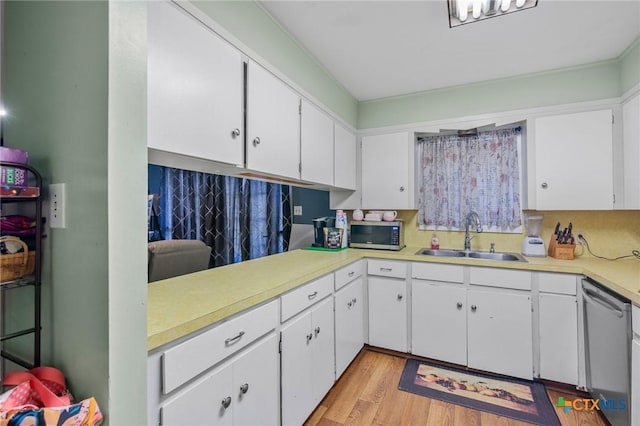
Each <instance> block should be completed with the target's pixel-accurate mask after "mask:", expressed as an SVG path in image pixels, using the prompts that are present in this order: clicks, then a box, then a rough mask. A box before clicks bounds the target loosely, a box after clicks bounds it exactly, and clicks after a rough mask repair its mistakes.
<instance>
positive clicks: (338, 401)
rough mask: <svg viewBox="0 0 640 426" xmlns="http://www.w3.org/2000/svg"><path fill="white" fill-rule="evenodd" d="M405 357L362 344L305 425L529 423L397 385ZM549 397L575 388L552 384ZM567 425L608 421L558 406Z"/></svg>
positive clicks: (492, 425) (498, 425)
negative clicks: (447, 401) (410, 391)
mask: <svg viewBox="0 0 640 426" xmlns="http://www.w3.org/2000/svg"><path fill="white" fill-rule="evenodd" d="M405 361H406V357H403V356H400V355H395V354H389V353H383V352H378V351H374V350H371V349H369V348H365V349H363V350H362V351H361V352H360V354H359V355H358V357H357V358H356V359H355V360H354V361H353V363H352V364H351V365H350V366H349V368H348V369H347V371H345V373H344V374H343V375H342V377H341V378H340V379H339V380H338V382H337V383H336V384H335V386H334V387H333V388H332V389H331V391H330V392H329V393H328V394H327V396H326V397H325V398H324V399H323V400H322V402H321V403H320V405H319V406H318V408H317V409H316V410H315V411H314V412H313V413H312V414H311V416H310V417H309V418H308V419H307V422H306V423H305V424H306V425H309V426H312V425H384V426H391V425H437V426H446V425H456V426H457V425H460V426H462V425H464V426H521V425H522V426H525V425H529V424H528V423H523V422H519V421H516V420H512V419H509V418H505V417H500V416H497V415H494V414H490V413H486V412H482V411H477V410H472V409H469V408H465V407H461V406H459V405H454V404H449V403H446V402H442V401H438V400H435V399H430V398H427V397H424V396H419V395H415V394H412V393H409V392H403V391H400V390H398V383H399V381H400V375H401V374H402V370H403V368H404V365H405ZM548 393H549V396H550V398H551V401H557V400H558V396H560V395H562V396H564V397H565V398H566V399H573V398H574V397H584V395H580V396H578V395H577V393H571V392H566V391H564V390H562V391H556V390H548ZM558 418H559V419H560V422H561V423H562V425H563V426H569V425H571V426H573V425H580V426H586V425H607V424H608V423H607V422H606V421H605V420H604V419H603V418H601V417H600V416H599V415H598V414H597V413H596V412H591V411H582V412H579V411H576V410H571V411H569V413H567V414H564V413H563V412H562V411H560V410H559V409H558Z"/></svg>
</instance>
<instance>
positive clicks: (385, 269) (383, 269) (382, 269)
mask: <svg viewBox="0 0 640 426" xmlns="http://www.w3.org/2000/svg"><path fill="white" fill-rule="evenodd" d="M380 270H381V271H382V272H391V271H393V268H380Z"/></svg>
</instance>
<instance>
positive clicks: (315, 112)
mask: <svg viewBox="0 0 640 426" xmlns="http://www.w3.org/2000/svg"><path fill="white" fill-rule="evenodd" d="M300 123H301V124H300V125H301V129H302V130H301V134H300V154H301V161H302V167H301V171H300V175H301V178H302V180H306V181H309V182H314V183H322V184H326V185H333V119H332V118H331V117H329V116H328V115H327V114H326V113H325V112H324V111H322V110H321V109H319V108H318V107H316V106H315V105H313V104H312V103H310V102H309V101H307V100H306V99H303V100H302V111H301V113H300ZM354 164H355V159H354Z"/></svg>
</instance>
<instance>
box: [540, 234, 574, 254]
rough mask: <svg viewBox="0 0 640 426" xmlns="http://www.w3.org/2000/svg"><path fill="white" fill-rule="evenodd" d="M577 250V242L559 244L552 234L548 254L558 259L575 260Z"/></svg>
mask: <svg viewBox="0 0 640 426" xmlns="http://www.w3.org/2000/svg"><path fill="white" fill-rule="evenodd" d="M575 250H576V245H575V244H558V242H557V241H556V239H555V238H554V236H553V235H552V236H551V241H549V249H548V250H547V254H549V256H551V257H554V258H556V259H563V260H573V256H574V252H575Z"/></svg>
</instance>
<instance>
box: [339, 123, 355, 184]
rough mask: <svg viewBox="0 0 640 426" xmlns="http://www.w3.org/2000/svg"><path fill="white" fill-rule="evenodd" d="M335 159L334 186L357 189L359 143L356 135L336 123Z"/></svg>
mask: <svg viewBox="0 0 640 426" xmlns="http://www.w3.org/2000/svg"><path fill="white" fill-rule="evenodd" d="M334 143H335V145H334V146H335V150H334V151H335V156H334V158H335V161H334V169H335V171H334V186H335V187H337V188H343V189H351V190H355V189H356V185H357V182H356V171H357V167H356V164H357V159H356V155H357V143H356V135H355V134H354V133H352V132H351V131H349V130H347V129H346V128H344V127H343V126H342V125H341V124H339V123H335V142H334Z"/></svg>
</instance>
